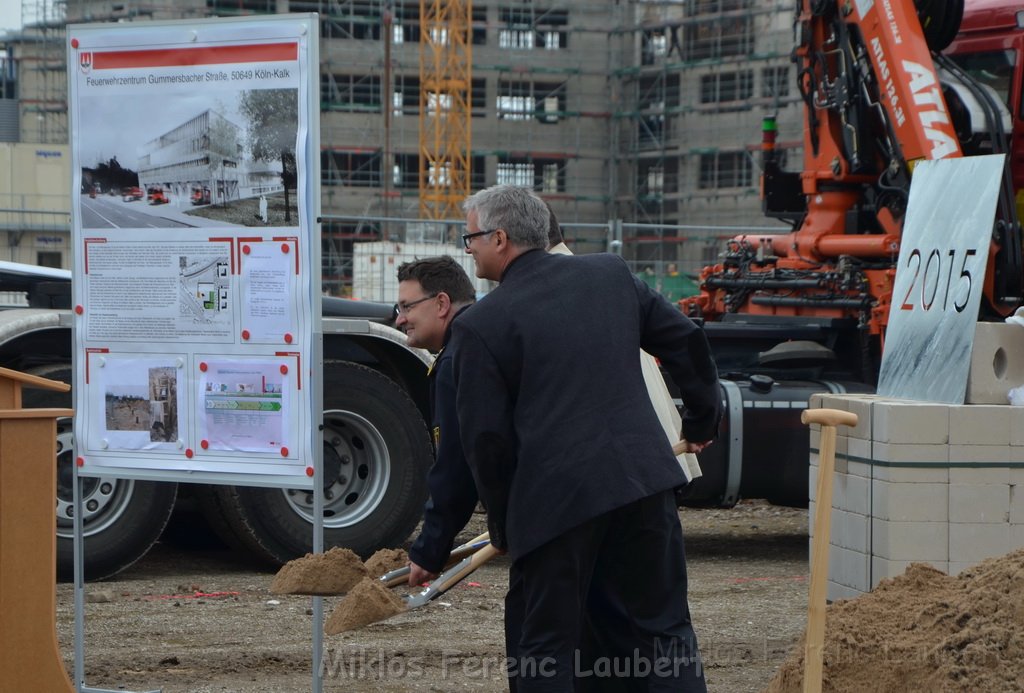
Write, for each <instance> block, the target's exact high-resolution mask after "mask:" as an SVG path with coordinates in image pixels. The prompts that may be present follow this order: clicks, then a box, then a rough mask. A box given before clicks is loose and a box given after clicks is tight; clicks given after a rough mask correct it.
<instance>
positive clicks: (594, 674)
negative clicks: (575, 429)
mask: <svg viewBox="0 0 1024 693" xmlns="http://www.w3.org/2000/svg"><path fill="white" fill-rule="evenodd" d="M505 638H506V647H507V649H508V656H509V687H510V689H511V690H512V691H513V693H533V692H535V691H558V692H559V693H568V692H569V691H576V692H578V693H597V692H601V693H603V692H606V691H607V692H612V691H623V692H626V691H629V692H632V691H638V692H639V691H652V692H654V691H673V692H678V691H685V692H690V691H695V692H698V693H701V692H703V691H706V687H705V684H704V673H703V665H702V663H701V661H700V653H699V650H698V648H697V639H696V635H695V634H694V632H693V626H692V624H691V623H690V611H689V607H688V606H687V601H686V557H685V553H684V547H683V534H682V529H681V528H680V526H679V516H678V514H677V511H676V504H675V497H674V495H673V493H672V491H666V492H664V493H659V494H656V495H654V496H650V497H648V498H644V499H641V500H639V501H636V502H635V503H631V504H630V505H627V506H624V507H622V508H618V509H616V510H613V511H612V512H609V513H607V514H605V515H602V516H600V517H597V518H594V519H592V520H590V521H588V522H586V523H584V524H582V525H580V526H578V527H574V528H573V529H571V530H569V531H567V532H565V533H564V534H562V535H561V536H559V537H558V538H556V539H554V540H552V541H550V542H548V543H547V544H545V545H544V546H541V547H540V548H538V549H536V550H534V551H531V552H530V553H529V554H527V555H526V556H522V557H520V558H519V559H518V560H516V561H515V562H513V564H512V567H511V569H510V572H509V592H508V595H507V596H506V598H505Z"/></svg>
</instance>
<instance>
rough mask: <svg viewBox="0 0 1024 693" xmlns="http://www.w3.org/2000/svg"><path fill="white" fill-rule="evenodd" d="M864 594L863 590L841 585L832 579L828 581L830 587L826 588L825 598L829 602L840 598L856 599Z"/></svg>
mask: <svg viewBox="0 0 1024 693" xmlns="http://www.w3.org/2000/svg"><path fill="white" fill-rule="evenodd" d="M862 594H864V592H862V591H861V590H855V589H853V588H852V587H847V586H846V585H840V584H838V583H836V582H833V581H832V580H829V581H828V588H827V589H826V590H825V599H826V600H827V601H829V602H837V601H839V600H840V599H856V598H857V597H859V596H861V595H862Z"/></svg>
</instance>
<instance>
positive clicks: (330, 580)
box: [270, 546, 367, 595]
mask: <svg viewBox="0 0 1024 693" xmlns="http://www.w3.org/2000/svg"><path fill="white" fill-rule="evenodd" d="M366 576H367V572H366V566H364V565H363V562H362V561H361V560H360V559H359V556H357V555H356V554H354V553H353V552H352V551H351V550H350V549H343V548H340V547H338V546H335V547H334V548H332V549H330V550H329V551H327V552H326V553H307V554H306V555H305V556H303V557H302V558H296V559H295V560H293V561H288V562H287V563H285V564H284V565H283V566H281V570H279V571H277V575H275V576H274V581H273V582H272V583H271V585H270V591H271V592H272V593H273V594H327V595H330V594H345V593H346V592H348V591H349V590H350V589H352V586H353V585H355V584H356V583H358V582H359V581H360V580H362V579H363V578H365V577H366Z"/></svg>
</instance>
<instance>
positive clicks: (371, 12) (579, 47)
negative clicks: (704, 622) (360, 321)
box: [0, 0, 802, 292]
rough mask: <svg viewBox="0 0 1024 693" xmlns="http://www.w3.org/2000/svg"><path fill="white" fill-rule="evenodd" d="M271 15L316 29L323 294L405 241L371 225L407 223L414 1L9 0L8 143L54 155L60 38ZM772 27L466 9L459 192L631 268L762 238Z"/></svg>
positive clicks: (693, 265) (700, 16)
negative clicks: (81, 30)
mask: <svg viewBox="0 0 1024 693" xmlns="http://www.w3.org/2000/svg"><path fill="white" fill-rule="evenodd" d="M282 12H317V13H318V14H319V16H320V37H321V43H320V58H321V66H320V100H321V118H320V143H321V154H320V156H321V200H322V210H323V214H324V216H325V223H324V225H323V248H324V252H323V257H324V263H325V267H324V277H325V282H326V283H328V284H329V285H331V286H332V287H333V288H334V289H335V290H336V291H338V292H342V291H343V289H344V287H345V285H346V283H347V282H349V281H350V274H349V273H350V268H351V255H352V243H353V242H358V241H360V240H407V238H406V234H407V231H406V225H401V224H392V223H390V222H387V221H382V220H381V218H394V217H405V218H415V217H416V216H417V214H418V165H419V152H418V144H419V140H418V129H419V118H418V106H419V97H420V93H419V92H420V85H419V80H420V72H419V59H420V54H419V38H420V34H419V2H418V0H179V1H176V2H173V3H172V2H170V0H164V1H163V2H146V1H144V0H123V1H120V2H110V1H101V0H96V1H93V0H23V13H24V17H25V20H26V22H27V24H28V26H27V27H26V29H25V30H23V32H21V34H19V35H18V36H14V37H8V40H7V42H6V46H7V51H8V56H9V58H10V59H13V60H14V63H15V65H16V66H17V70H16V84H15V89H14V92H15V93H14V95H13V98H14V100H15V101H16V102H17V103H18V104H19V106H18V116H19V118H20V123H19V126H18V128H17V131H18V133H19V138H20V139H21V140H22V141H33V142H66V140H67V104H66V89H65V88H64V86H63V85H64V84H65V83H66V75H64V74H63V70H64V64H65V58H64V26H65V24H67V23H74V22H83V21H122V22H123V21H145V20H149V19H181V18H191V17H207V16H237V15H240V14H271V13H282ZM792 25H793V4H792V3H791V2H783V1H782V0H679V1H668V0H662V1H658V2H646V1H638V0H633V1H621V2H620V1H615V0H475V1H474V2H473V3H472V29H471V31H472V44H473V46H472V51H473V59H472V63H473V65H472V93H471V110H472V119H471V120H472V124H471V129H472V135H471V137H472V139H471V143H470V149H471V161H472V187H473V188H474V189H479V188H481V187H484V186H486V185H491V184H494V183H514V184H519V185H528V186H531V187H533V188H534V189H535V190H536V191H537V192H538V193H540V194H541V195H542V196H543V197H544V198H545V199H547V200H548V201H549V202H550V203H551V205H552V207H553V209H554V210H555V211H556V213H557V214H558V216H559V219H560V220H561V221H562V222H563V223H568V236H569V237H570V240H571V241H572V242H574V243H575V247H576V248H577V249H578V251H582V252H588V251H597V250H605V249H608V247H609V240H610V239H611V240H616V239H620V240H621V241H622V246H621V248H622V252H623V254H624V255H625V256H626V257H627V259H630V260H632V261H634V262H636V263H638V265H639V264H641V263H643V264H646V263H650V264H653V265H654V266H655V268H656V269H657V270H659V271H660V270H661V269H662V268H664V267H665V266H667V264H668V263H678V264H679V265H680V267H681V268H682V269H683V270H684V271H687V272H693V271H696V269H698V268H699V267H700V266H701V265H702V264H704V263H706V262H707V261H709V260H713V259H714V258H715V257H716V256H717V254H718V252H719V251H720V249H721V245H722V242H723V238H725V237H728V236H729V235H730V234H731V231H728V230H726V231H723V230H721V229H713V228H711V227H712V226H717V227H720V226H723V225H724V226H729V227H732V226H739V225H753V226H762V227H763V226H766V225H770V223H769V222H767V221H766V220H765V219H763V217H762V216H761V213H760V200H759V198H758V172H759V168H758V159H759V157H758V149H759V143H760V137H761V134H760V130H761V119H762V117H763V116H765V115H775V116H776V117H777V119H778V122H779V131H780V137H779V146H780V148H781V150H782V152H783V156H785V157H786V159H787V160H788V161H789V162H790V164H791V166H790V167H791V168H792V167H794V166H798V165H799V160H800V158H801V152H800V140H801V136H802V100H801V96H800V94H799V92H798V89H797V86H796V75H795V68H794V67H793V66H792V64H791V63H790V60H789V55H790V51H791V50H792V46H793V41H794V37H793V31H792ZM0 101H2V99H0ZM616 220H619V221H620V222H621V223H619V222H617V221H616ZM413 227H414V225H410V227H409V228H413ZM610 229H611V230H610Z"/></svg>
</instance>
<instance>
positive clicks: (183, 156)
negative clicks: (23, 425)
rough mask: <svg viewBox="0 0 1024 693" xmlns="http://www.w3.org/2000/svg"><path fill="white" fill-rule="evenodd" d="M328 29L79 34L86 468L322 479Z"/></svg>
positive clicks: (77, 190) (80, 441)
mask: <svg viewBox="0 0 1024 693" xmlns="http://www.w3.org/2000/svg"><path fill="white" fill-rule="evenodd" d="M317 27H318V23H317V20H316V16H315V15H312V14H304V15H272V16H261V17H245V18H232V19H208V20H188V21H180V22H179V21H174V22H146V23H137V24H134V23H133V24H87V25H72V26H69V27H68V32H67V35H68V56H69V58H68V75H69V83H70V84H69V98H70V101H69V117H70V128H71V155H72V170H73V180H72V205H71V208H72V242H73V258H74V260H73V262H74V266H73V292H74V293H73V303H74V314H75V318H74V320H75V342H74V349H75V353H74V357H75V358H74V362H75V376H74V380H75V382H74V391H75V443H76V455H77V463H78V465H79V473H80V474H82V475H85V476H99V475H115V476H121V477H125V478H142V479H157V480H160V479H168V480H172V479H173V480H185V481H212V482H222V483H238V484H245V485H273V486H283V487H284V486H286V487H294V488H312V485H313V473H314V466H315V460H316V457H317V453H318V452H319V447H320V442H319V427H320V421H321V411H322V403H321V400H322V394H321V392H320V390H319V388H318V387H317V386H316V385H315V379H314V378H313V377H312V376H313V368H314V367H315V365H316V364H317V363H318V362H319V360H320V348H321V347H320V344H321V342H322V328H321V321H320V295H321V290H320V242H319V238H318V236H319V233H318V230H317V226H316V219H317V218H318V215H319V209H318V205H319V202H318V200H319V195H318V192H317V191H318V189H319V180H320V176H319V154H318V152H319V142H318V122H319V57H318V47H317V39H318V29H317Z"/></svg>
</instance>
